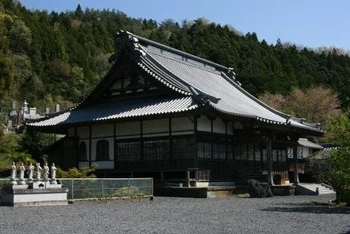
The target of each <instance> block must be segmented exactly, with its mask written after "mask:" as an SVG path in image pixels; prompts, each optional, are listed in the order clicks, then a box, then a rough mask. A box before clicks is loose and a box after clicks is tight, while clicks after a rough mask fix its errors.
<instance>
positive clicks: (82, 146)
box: [79, 142, 87, 161]
mask: <svg viewBox="0 0 350 234" xmlns="http://www.w3.org/2000/svg"><path fill="white" fill-rule="evenodd" d="M79 154H80V161H87V150H86V144H85V142H81V143H80V145H79Z"/></svg>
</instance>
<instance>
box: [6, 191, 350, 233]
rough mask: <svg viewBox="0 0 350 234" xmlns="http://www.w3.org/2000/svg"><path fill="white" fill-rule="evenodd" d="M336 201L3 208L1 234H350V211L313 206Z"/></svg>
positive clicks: (249, 200) (213, 201) (304, 198)
mask: <svg viewBox="0 0 350 234" xmlns="http://www.w3.org/2000/svg"><path fill="white" fill-rule="evenodd" d="M330 199H334V196H333V195H320V196H290V197H273V198H262V199H254V198H239V197H230V198H211V199H210V198H209V199H200V198H197V199H196V198H166V197H155V198H154V200H153V201H149V200H148V199H142V200H141V201H139V200H132V201H130V200H125V201H120V200H119V201H117V200H115V201H99V202H75V203H73V204H70V205H68V206H55V207H24V208H13V207H0V233H6V234H11V233H28V234H30V233H45V234H47V233H65V234H68V233H84V234H88V233H105V234H107V233H190V234H197V233H198V234H199V233H200V234H204V233H210V234H213V233H303V234H305V233H306V234H307V233H313V234H315V233H322V234H325V233H332V234H335V233H344V234H345V233H348V234H349V233H350V208H341V209H340V208H335V207H328V206H321V205H312V204H311V201H319V202H327V201H328V200H330Z"/></svg>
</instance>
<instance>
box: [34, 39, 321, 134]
mask: <svg viewBox="0 0 350 234" xmlns="http://www.w3.org/2000/svg"><path fill="white" fill-rule="evenodd" d="M117 42H118V43H119V45H118V43H117V46H116V53H115V55H113V56H111V59H110V60H111V61H118V56H119V54H120V53H119V52H120V51H121V49H122V48H124V49H125V50H126V51H128V52H129V53H130V54H131V55H132V57H133V58H134V59H135V62H136V64H137V65H138V66H139V67H140V68H141V69H143V70H144V71H145V72H147V73H148V74H150V75H151V76H152V77H153V78H154V79H156V80H158V81H159V82H161V83H162V84H163V85H165V86H167V87H168V88H171V89H173V90H174V91H176V92H178V93H179V94H180V95H182V96H183V97H184V98H180V99H179V98H177V99H167V100H164V99H161V100H152V102H151V105H150V106H149V105H148V104H145V103H144V100H143V99H142V100H141V101H140V100H137V101H123V102H118V103H113V104H111V103H106V104H105V103H103V104H99V105H97V106H93V107H89V105H86V103H87V102H85V103H84V102H83V104H85V105H83V106H80V107H79V106H78V108H77V109H75V110H71V111H69V112H66V113H64V114H62V115H59V116H56V117H54V118H52V119H48V120H44V121H42V122H38V123H35V124H36V125H35V124H34V123H33V126H50V125H55V124H60V123H74V122H86V121H98V120H107V119H114V118H127V117H133V116H142V115H152V114H159V113H170V112H182V111H188V110H191V109H194V108H196V107H198V106H199V105H208V106H209V107H211V108H213V109H214V110H216V111H219V112H222V113H225V114H228V115H231V116H239V117H243V118H249V119H254V120H256V121H258V122H262V123H268V124H273V125H282V126H286V127H293V128H297V129H306V130H308V131H311V132H312V133H317V134H322V133H323V131H322V130H321V129H320V128H319V127H318V126H316V125H315V126H313V125H308V124H305V123H304V122H302V121H301V120H297V119H293V118H291V117H290V116H289V115H286V114H284V113H281V112H279V111H277V110H275V109H273V108H271V107H269V106H267V105H266V104H264V103H262V102H261V101H259V100H258V99H257V98H255V97H254V96H252V95H251V94H249V93H248V92H246V91H245V90H244V89H243V88H242V87H241V86H240V84H239V82H237V81H235V78H234V73H233V72H232V70H231V69H229V68H227V67H224V66H222V65H219V64H216V63H213V62H211V61H208V60H205V59H202V58H199V57H196V56H194V55H190V54H187V53H185V52H182V51H179V50H176V49H174V48H170V47H167V46H165V45H162V44H159V43H156V42H153V41H150V40H148V39H145V38H142V37H139V36H136V35H133V34H131V33H128V32H122V33H120V35H119V38H118V39H117ZM112 78H113V77H112ZM101 87H103V86H99V88H101ZM94 95H95V94H94V93H92V95H90V96H91V97H94ZM131 102H132V103H131ZM139 102H142V103H139ZM96 112H97V113H96Z"/></svg>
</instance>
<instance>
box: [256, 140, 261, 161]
mask: <svg viewBox="0 0 350 234" xmlns="http://www.w3.org/2000/svg"><path fill="white" fill-rule="evenodd" d="M255 161H261V149H260V145H259V144H255Z"/></svg>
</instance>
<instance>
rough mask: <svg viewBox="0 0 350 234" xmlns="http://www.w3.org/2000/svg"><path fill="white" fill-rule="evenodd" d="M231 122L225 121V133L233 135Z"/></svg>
mask: <svg viewBox="0 0 350 234" xmlns="http://www.w3.org/2000/svg"><path fill="white" fill-rule="evenodd" d="M232 125H233V124H232V122H231V121H230V122H228V123H227V135H233V126H232Z"/></svg>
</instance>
